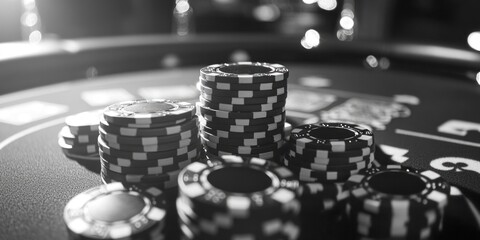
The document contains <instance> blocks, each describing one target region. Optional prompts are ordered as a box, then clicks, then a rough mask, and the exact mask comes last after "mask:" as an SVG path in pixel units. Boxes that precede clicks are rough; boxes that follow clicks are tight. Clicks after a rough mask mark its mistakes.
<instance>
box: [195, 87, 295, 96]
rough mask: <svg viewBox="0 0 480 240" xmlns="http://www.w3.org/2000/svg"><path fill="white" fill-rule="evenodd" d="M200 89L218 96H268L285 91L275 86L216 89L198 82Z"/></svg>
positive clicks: (284, 88) (285, 89)
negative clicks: (247, 88)
mask: <svg viewBox="0 0 480 240" xmlns="http://www.w3.org/2000/svg"><path fill="white" fill-rule="evenodd" d="M200 91H202V92H203V93H206V94H209V95H212V96H220V97H227V98H262V97H270V96H280V95H283V94H285V93H287V88H286V87H282V88H276V89H271V90H268V91H266V90H263V91H254V90H218V89H213V88H209V87H206V86H203V85H201V84H200Z"/></svg>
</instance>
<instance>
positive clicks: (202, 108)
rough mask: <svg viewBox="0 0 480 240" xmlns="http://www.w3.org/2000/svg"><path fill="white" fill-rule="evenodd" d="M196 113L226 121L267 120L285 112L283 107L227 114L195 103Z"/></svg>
mask: <svg viewBox="0 0 480 240" xmlns="http://www.w3.org/2000/svg"><path fill="white" fill-rule="evenodd" d="M197 107H198V112H199V113H200V114H201V115H204V114H206V115H210V116H213V117H216V118H227V119H236V118H239V119H258V118H261V119H262V118H267V117H273V116H277V115H280V114H283V113H284V112H285V107H282V108H277V109H274V110H272V111H266V112H228V111H221V110H216V109H212V108H208V107H205V106H203V105H202V104H201V103H199V102H197Z"/></svg>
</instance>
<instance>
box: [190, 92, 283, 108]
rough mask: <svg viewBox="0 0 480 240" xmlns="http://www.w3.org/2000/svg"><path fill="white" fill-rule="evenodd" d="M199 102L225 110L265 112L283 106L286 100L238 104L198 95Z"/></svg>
mask: <svg viewBox="0 0 480 240" xmlns="http://www.w3.org/2000/svg"><path fill="white" fill-rule="evenodd" d="M199 99H200V103H201V104H202V105H203V106H205V107H208V108H211V109H217V110H221V111H227V112H265V111H272V110H273V109H277V108H282V107H285V104H286V102H285V101H281V102H276V103H265V104H255V105H238V104H227V103H216V102H211V101H208V100H206V99H205V98H203V97H202V96H200V97H199Z"/></svg>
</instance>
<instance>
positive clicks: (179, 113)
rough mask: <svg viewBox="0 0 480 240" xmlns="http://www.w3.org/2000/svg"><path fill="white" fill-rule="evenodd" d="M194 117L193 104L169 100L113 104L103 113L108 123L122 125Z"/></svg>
mask: <svg viewBox="0 0 480 240" xmlns="http://www.w3.org/2000/svg"><path fill="white" fill-rule="evenodd" d="M194 115H195V106H194V105H193V104H191V103H188V102H179V101H175V100H167V99H150V100H134V101H125V102H120V103H117V104H112V105H110V106H108V107H106V108H105V109H104V111H103V117H104V118H105V120H106V121H108V122H110V123H113V124H120V125H123V124H129V123H133V124H152V123H162V122H172V121H176V120H179V119H183V118H191V117H192V116H194Z"/></svg>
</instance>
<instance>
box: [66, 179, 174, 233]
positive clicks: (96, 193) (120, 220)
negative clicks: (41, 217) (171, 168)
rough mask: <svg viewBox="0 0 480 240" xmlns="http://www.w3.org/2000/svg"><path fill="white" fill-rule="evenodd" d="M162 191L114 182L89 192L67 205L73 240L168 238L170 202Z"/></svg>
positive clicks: (67, 216) (68, 225)
mask: <svg viewBox="0 0 480 240" xmlns="http://www.w3.org/2000/svg"><path fill="white" fill-rule="evenodd" d="M164 195H165V194H164V193H163V191H162V190H161V189H159V188H156V187H153V186H149V187H139V186H134V185H127V184H122V183H111V184H106V185H101V186H97V187H93V188H91V189H88V190H86V191H84V192H82V193H80V194H78V195H77V196H75V197H73V198H72V199H71V200H70V201H69V202H68V203H67V205H66V206H65V209H64V212H63V218H64V221H65V223H66V226H67V229H68V233H69V236H70V239H78V240H81V239H82V240H83V239H85V240H89V239H132V240H163V239H165V233H164V231H165V230H166V229H165V222H166V213H167V210H166V201H165V196H164Z"/></svg>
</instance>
